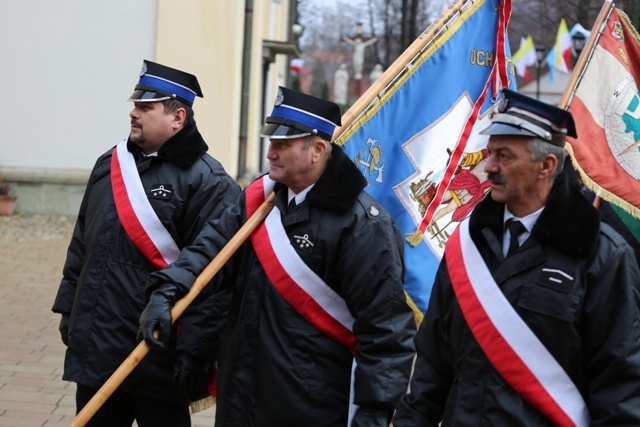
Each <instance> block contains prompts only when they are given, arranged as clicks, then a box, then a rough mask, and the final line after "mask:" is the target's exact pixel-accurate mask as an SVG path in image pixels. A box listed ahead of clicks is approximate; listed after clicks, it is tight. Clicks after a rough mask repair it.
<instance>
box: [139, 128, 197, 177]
mask: <svg viewBox="0 0 640 427" xmlns="http://www.w3.org/2000/svg"><path fill="white" fill-rule="evenodd" d="M127 149H128V150H129V151H130V152H132V153H134V156H135V157H136V159H137V160H139V159H140V158H141V157H142V153H141V151H140V149H139V148H138V146H137V145H136V144H135V143H133V142H131V141H130V140H129V141H127ZM208 149H209V147H208V146H207V144H206V143H205V142H204V139H203V138H202V135H200V132H199V131H198V128H197V126H196V125H195V123H193V124H190V125H186V126H185V127H183V128H182V129H181V130H180V131H179V132H178V133H177V134H175V135H174V136H172V137H171V138H170V139H169V140H168V141H167V142H165V143H164V144H163V145H162V147H160V150H158V158H160V159H163V160H166V161H168V162H171V163H173V164H175V165H177V166H179V167H181V168H183V169H186V168H189V167H191V166H192V165H193V164H194V163H195V162H196V160H198V159H199V158H201V157H202V156H203V155H204V154H205V153H206V152H207V150H208Z"/></svg>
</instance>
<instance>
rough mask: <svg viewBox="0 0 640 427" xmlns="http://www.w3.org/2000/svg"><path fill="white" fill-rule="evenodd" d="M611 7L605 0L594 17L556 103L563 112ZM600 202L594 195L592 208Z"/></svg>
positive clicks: (571, 150)
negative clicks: (589, 30)
mask: <svg viewBox="0 0 640 427" xmlns="http://www.w3.org/2000/svg"><path fill="white" fill-rule="evenodd" d="M613 6H614V4H613V2H612V1H611V0H605V2H604V3H603V4H602V7H601V8H600V13H598V16H597V17H596V21H595V22H594V24H593V27H592V28H591V33H590V34H589V38H588V39H587V43H586V44H585V46H584V49H583V50H582V52H581V53H580V57H579V58H578V61H577V62H576V66H575V68H574V69H573V72H572V73H571V77H570V78H569V82H568V83H567V87H566V88H565V89H564V92H563V94H562V97H561V98H560V101H559V102H558V107H560V108H562V109H565V110H566V109H567V108H569V105H570V104H571V101H572V100H573V95H574V94H575V92H576V90H577V88H578V85H579V84H580V80H581V79H582V76H583V74H584V71H585V69H586V68H587V64H588V63H589V61H590V60H591V57H592V56H593V51H594V49H595V47H596V44H597V43H598V40H599V39H600V35H601V34H602V31H604V26H605V25H606V23H607V21H608V20H609V16H611V12H612V10H613ZM567 151H569V152H570V154H571V155H572V156H573V149H572V148H571V145H568V150H567ZM600 202H601V200H600V196H598V195H597V194H596V196H595V197H594V198H593V206H595V207H596V209H599V208H600Z"/></svg>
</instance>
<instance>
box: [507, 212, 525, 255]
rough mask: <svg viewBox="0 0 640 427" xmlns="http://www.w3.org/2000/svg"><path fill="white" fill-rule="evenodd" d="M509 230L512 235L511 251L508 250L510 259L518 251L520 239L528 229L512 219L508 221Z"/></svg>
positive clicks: (510, 241)
mask: <svg viewBox="0 0 640 427" xmlns="http://www.w3.org/2000/svg"><path fill="white" fill-rule="evenodd" d="M507 228H508V229H509V234H510V235H511V237H510V239H509V250H507V258H509V257H510V256H511V255H512V254H513V253H514V252H515V251H517V250H518V248H519V247H520V244H519V243H518V237H520V235H521V234H522V233H524V232H525V231H527V229H526V228H525V227H524V225H522V223H521V222H520V221H518V220H515V219H510V220H508V221H507Z"/></svg>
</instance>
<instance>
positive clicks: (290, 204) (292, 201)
mask: <svg viewBox="0 0 640 427" xmlns="http://www.w3.org/2000/svg"><path fill="white" fill-rule="evenodd" d="M296 206H297V204H296V198H295V197H294V198H292V199H291V200H290V201H289V205H288V206H287V212H291V211H292V210H293V209H294V208H295V207H296Z"/></svg>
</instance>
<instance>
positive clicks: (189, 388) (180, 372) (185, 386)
mask: <svg viewBox="0 0 640 427" xmlns="http://www.w3.org/2000/svg"><path fill="white" fill-rule="evenodd" d="M210 368H211V365H210V364H209V361H208V360H206V359H202V358H199V357H194V356H191V355H190V354H186V353H178V360H176V366H175V369H174V371H173V380H174V382H175V383H176V384H177V385H178V392H179V393H180V394H181V395H184V396H198V397H200V396H202V395H203V393H204V392H206V390H207V385H208V383H209V369H210Z"/></svg>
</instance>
